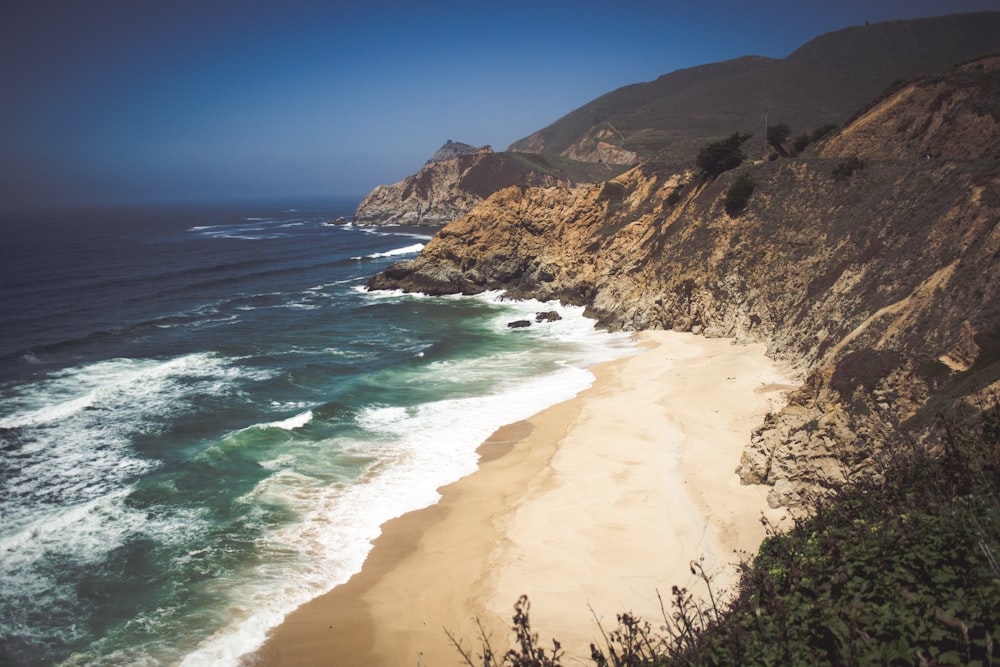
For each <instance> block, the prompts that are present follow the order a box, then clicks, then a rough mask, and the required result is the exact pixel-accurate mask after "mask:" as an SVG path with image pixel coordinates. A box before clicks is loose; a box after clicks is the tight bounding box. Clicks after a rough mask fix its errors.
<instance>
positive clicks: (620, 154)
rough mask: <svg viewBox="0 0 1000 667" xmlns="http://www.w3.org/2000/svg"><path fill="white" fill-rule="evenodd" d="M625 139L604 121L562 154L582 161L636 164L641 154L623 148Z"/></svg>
mask: <svg viewBox="0 0 1000 667" xmlns="http://www.w3.org/2000/svg"><path fill="white" fill-rule="evenodd" d="M624 141H625V138H624V137H623V136H622V135H621V134H619V133H618V132H617V131H616V130H615V129H614V127H613V126H611V125H610V124H608V123H602V124H600V125H595V126H594V127H592V128H590V131H589V132H587V134H585V135H584V136H583V137H582V138H581V139H580V140H579V141H577V142H575V143H574V144H572V145H571V146H570V147H569V148H567V149H566V150H564V151H563V152H562V153H561V155H562V156H563V157H568V158H571V159H573V160H580V161H581V162H605V163H608V164H622V165H634V164H636V163H637V162H638V161H639V156H638V155H636V153H635V152H633V151H630V150H625V149H624V148H622V147H621V145H622V143H623V142H624Z"/></svg>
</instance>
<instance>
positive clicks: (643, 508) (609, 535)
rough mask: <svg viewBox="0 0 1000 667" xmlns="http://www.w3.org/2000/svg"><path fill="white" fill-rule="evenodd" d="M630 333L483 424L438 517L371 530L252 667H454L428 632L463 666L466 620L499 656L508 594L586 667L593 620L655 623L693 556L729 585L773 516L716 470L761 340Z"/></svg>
mask: <svg viewBox="0 0 1000 667" xmlns="http://www.w3.org/2000/svg"><path fill="white" fill-rule="evenodd" d="M642 338H643V340H644V344H645V346H646V347H647V348H648V349H646V350H645V351H643V352H642V353H641V354H638V355H636V356H633V357H629V358H627V359H623V360H619V361H615V362H611V363H609V364H604V365H602V366H598V367H596V368H595V369H593V370H594V373H595V376H596V381H595V382H594V384H593V386H592V387H591V388H590V389H588V390H586V391H584V392H582V393H580V394H579V395H578V396H577V397H576V398H574V399H572V400H570V401H567V402H565V403H561V404H559V405H556V406H554V407H551V408H548V409H546V410H544V411H543V412H541V413H539V414H538V415H536V416H534V417H532V418H531V419H529V420H527V421H525V422H521V423H518V424H514V425H511V426H508V427H505V428H503V429H500V430H499V431H498V432H497V433H496V434H495V435H494V436H493V437H492V438H491V439H490V440H489V441H487V442H486V443H484V445H483V446H482V448H481V449H480V452H481V454H482V457H483V458H482V460H481V461H480V467H479V470H478V471H477V472H475V473H473V474H472V475H470V476H468V477H466V478H464V479H462V480H460V481H458V482H456V483H455V484H451V485H449V486H447V487H445V488H443V489H442V490H441V491H442V499H441V501H440V502H439V503H438V504H437V505H434V506H433V507H429V508H426V509H424V510H419V511H416V512H411V513H409V514H407V515H405V516H402V517H400V518H398V519H394V520H393V521H390V522H388V523H386V524H385V525H384V526H383V532H382V535H381V536H380V537H379V538H378V540H377V541H376V542H375V545H374V548H373V550H372V552H371V554H370V555H369V558H368V559H367V561H366V562H365V565H364V568H363V570H362V572H361V573H359V574H358V575H356V576H355V577H354V578H353V579H351V581H349V582H348V583H347V584H344V585H343V586H339V587H337V588H336V589H334V590H333V591H332V592H330V593H328V594H326V595H324V596H322V597H320V598H318V599H316V600H314V601H313V602H310V603H309V604H307V605H305V606H303V607H301V608H300V609H298V610H297V611H295V612H294V613H292V614H290V615H289V616H288V617H287V618H286V620H285V622H284V623H283V624H282V625H281V626H279V627H278V628H276V629H275V630H274V631H273V632H272V633H271V635H270V638H269V640H268V642H267V643H266V644H265V646H264V647H263V648H262V649H261V650H260V651H259V652H258V653H257V654H256V656H255V663H256V664H263V665H333V666H334V667H337V666H348V665H349V666H357V665H364V666H366V667H378V666H386V667H388V666H391V667H401V666H416V665H420V666H429V667H448V666H452V665H460V664H463V662H462V660H461V657H460V655H459V654H458V652H457V651H456V649H455V648H454V647H453V646H452V645H451V643H450V642H449V639H448V637H447V635H446V633H445V629H448V630H449V631H450V632H451V633H452V634H453V635H454V636H456V637H459V638H461V640H462V643H463V645H464V646H465V647H466V648H467V649H468V650H469V651H470V654H476V653H477V652H478V650H479V642H478V629H477V619H478V622H480V623H481V624H482V626H483V628H485V630H486V631H487V633H488V635H489V636H490V638H491V643H492V645H493V647H494V649H497V650H498V651H499V652H502V651H503V650H504V649H505V648H506V647H507V642H508V640H509V635H510V633H509V632H508V628H509V626H510V619H511V616H512V614H513V604H514V602H515V601H516V600H517V598H518V596H520V595H521V594H522V593H525V594H528V595H529V597H530V600H531V621H532V626H533V628H534V630H535V631H537V632H538V633H539V635H540V638H541V643H542V645H544V646H546V647H549V646H551V644H550V641H549V640H550V639H551V638H552V637H555V638H557V639H559V641H560V642H561V643H562V645H563V648H564V649H565V650H566V651H567V655H566V658H565V659H564V661H563V662H564V664H567V665H573V664H590V661H589V659H588V656H589V649H588V648H587V647H588V645H589V643H590V642H591V641H594V640H596V639H598V638H599V637H600V630H599V628H598V626H597V623H596V621H595V617H596V618H598V619H600V622H601V623H602V625H603V626H604V627H605V628H606V629H609V628H611V627H613V626H614V625H615V616H616V614H618V613H620V612H623V611H630V612H632V613H634V614H636V615H639V616H642V617H645V618H648V619H650V620H652V621H654V622H655V621H657V620H658V619H660V617H661V612H660V603H659V601H658V599H657V591H659V592H660V593H661V594H662V595H663V596H664V598H665V599H667V598H669V594H670V590H671V587H672V586H673V585H675V584H676V585H679V586H687V587H689V588H691V589H692V590H703V588H700V587H699V586H698V582H697V581H696V580H695V577H693V576H692V574H691V570H690V562H691V561H692V560H695V559H699V558H700V559H703V563H704V565H705V567H706V569H708V570H709V571H710V572H713V573H714V574H715V577H716V587H721V588H725V587H727V586H731V585H732V583H734V582H735V568H733V567H732V564H733V563H735V562H736V561H737V560H738V553H737V552H754V551H755V550H756V549H757V547H758V545H759V544H760V541H761V540H762V539H763V537H764V528H763V526H762V524H761V521H760V519H761V516H762V515H765V516H767V517H768V518H769V519H770V520H771V521H773V522H775V523H777V522H779V521H780V519H781V517H782V516H783V512H777V511H774V510H770V509H769V508H768V506H767V502H766V500H765V496H766V493H767V488H766V487H759V486H741V485H740V482H739V479H738V478H737V476H736V475H735V473H734V472H733V471H734V469H735V467H736V465H737V464H738V462H739V458H740V452H741V450H742V447H743V445H744V444H745V443H746V442H748V440H749V437H750V433H751V431H752V430H753V428H755V427H756V426H758V425H759V424H760V423H761V422H762V421H763V418H764V415H765V414H766V413H767V412H769V411H771V410H775V409H777V408H778V407H780V405H782V404H783V402H784V392H785V391H787V390H788V389H790V388H791V385H790V380H789V379H788V378H787V377H786V375H785V373H784V371H783V369H781V368H779V367H778V366H777V365H776V364H775V363H774V362H772V361H771V360H769V359H768V358H767V357H766V356H765V355H764V347H763V346H760V345H749V346H747V345H734V344H732V342H731V341H729V340H725V339H708V338H702V337H697V336H694V335H691V334H679V333H673V332H652V333H645V334H642Z"/></svg>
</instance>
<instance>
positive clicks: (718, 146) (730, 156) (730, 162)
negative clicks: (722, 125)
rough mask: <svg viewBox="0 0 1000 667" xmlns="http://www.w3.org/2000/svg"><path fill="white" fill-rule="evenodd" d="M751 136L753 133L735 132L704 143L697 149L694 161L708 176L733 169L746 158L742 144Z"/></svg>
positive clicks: (713, 176) (712, 176)
mask: <svg viewBox="0 0 1000 667" xmlns="http://www.w3.org/2000/svg"><path fill="white" fill-rule="evenodd" d="M752 136H753V134H741V133H739V132H735V133H733V135H732V136H730V137H726V138H725V139H720V140H719V141H713V142H711V143H709V144H706V145H705V146H703V147H702V149H701V150H700V151H698V157H697V158H695V163H696V164H697V165H698V167H699V168H700V169H701V170H702V171H703V172H704V173H705V175H706V176H707V177H708V178H715V177H716V176H718V175H719V174H721V173H723V172H726V171H729V170H730V169H735V168H736V167H738V166H740V165H741V164H742V163H743V160H745V159H746V156H745V155H744V154H743V144H744V143H745V142H746V141H747V139H749V138H750V137H752Z"/></svg>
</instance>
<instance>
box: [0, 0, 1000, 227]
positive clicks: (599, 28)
mask: <svg viewBox="0 0 1000 667" xmlns="http://www.w3.org/2000/svg"><path fill="white" fill-rule="evenodd" d="M983 9H1000V3H998V2H997V0H988V1H987V0H885V1H878V0H868V1H857V0H841V1H838V2H801V1H797V2H785V1H769V2H750V1H748V0H743V1H742V2H730V1H716V2H692V1H690V0H688V1H686V2H672V1H667V0H661V1H660V2H647V1H641V0H617V1H615V2H610V1H609V2H589V1H586V0H577V1H575V2H562V1H554V2H547V1H546V0H535V1H534V2H523V1H522V0H507V1H505V2H493V1H492V0H481V1H476V0H466V2H439V3H435V2H430V1H425V2H421V3H400V2H382V1H380V0H369V1H367V2H363V3H361V2H357V3H343V2H316V1H306V0H283V1H277V0H275V1H272V2H265V1H263V0H240V1H238V2H237V1H230V0H214V1H213V0H198V1H191V0H72V1H69V0H58V1H49V0H13V7H11V6H10V5H8V6H6V7H5V9H4V12H3V17H2V20H0V207H15V206H34V205H52V204H60V205H61V204H84V203H159V202H169V201H198V200H202V201H204V200H224V199H260V198H271V197H275V198H277V197H284V198H297V197H298V198H304V197H317V196H318V197H324V196H336V195H363V194H365V193H366V192H368V191H369V190H371V188H373V187H374V186H376V185H378V184H379V183H391V182H394V181H396V180H399V179H400V178H402V177H404V176H406V175H408V174H410V173H413V172H414V171H416V170H417V169H418V168H419V167H420V166H421V165H422V164H423V163H424V161H425V160H426V159H427V158H428V157H430V155H431V154H432V153H433V152H434V151H435V150H436V149H437V148H438V147H439V146H440V145H441V144H443V143H444V142H445V141H446V140H448V139H453V140H455V141H464V142H467V143H471V144H476V145H481V144H491V145H492V146H493V147H494V148H496V149H502V148H504V147H506V146H507V145H508V144H510V143H512V142H513V141H515V140H517V139H519V138H521V137H523V136H526V135H528V134H530V133H531V132H533V131H535V130H538V129H541V128H542V127H544V126H546V125H548V124H549V123H551V122H552V121H554V120H556V119H557V118H559V117H560V116H562V115H564V114H565V113H568V112H569V111H572V110H573V109H574V108H576V107H578V106H580V105H582V104H584V103H586V102H588V101H590V100H592V99H593V98H595V97H597V96H599V95H602V94H604V93H606V92H609V91H611V90H613V89H615V88H618V87H620V86H624V85H628V84H631V83H637V82H640V81H649V80H652V79H655V78H656V77H657V76H660V75H661V74H665V73H667V72H670V71H673V70H676V69H679V68H684V67H691V66H695V65H700V64H705V63H709V62H716V61H719V60H726V59H729V58H734V57H738V56H741V55H749V54H756V55H764V56H770V57H776V58H781V57H785V56H787V55H788V54H789V53H791V52H792V51H794V50H795V49H796V48H797V47H799V46H801V45H802V44H804V43H805V42H807V41H808V40H810V39H812V38H813V37H816V36H818V35H820V34H822V33H824V32H829V31H831V30H837V29H840V28H843V27H847V26H852V25H862V24H864V23H865V22H866V21H871V22H876V21H883V20H890V19H896V18H914V17H920V16H934V15H940V14H947V13H956V12H960V11H978V10H983Z"/></svg>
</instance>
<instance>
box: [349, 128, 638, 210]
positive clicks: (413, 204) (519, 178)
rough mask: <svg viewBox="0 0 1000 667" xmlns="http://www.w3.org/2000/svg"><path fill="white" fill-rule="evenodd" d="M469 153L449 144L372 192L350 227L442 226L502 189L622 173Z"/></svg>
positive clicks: (487, 152) (579, 164) (482, 150)
mask: <svg viewBox="0 0 1000 667" xmlns="http://www.w3.org/2000/svg"><path fill="white" fill-rule="evenodd" d="M471 148H472V147H471V146H469V145H468V144H459V143H456V142H452V141H450V140H449V142H448V143H446V144H445V145H444V146H442V147H441V148H440V149H439V150H438V151H437V152H436V153H435V154H434V156H433V157H432V158H431V159H430V160H429V161H428V162H427V163H426V164H425V165H424V166H423V167H422V168H421V169H420V171H418V172H417V173H416V174H414V175H413V176H409V177H407V178H405V179H403V180H402V181H399V182H398V183H394V184H393V185H379V186H378V187H376V188H375V189H374V190H372V192H371V193H369V194H368V196H367V197H365V198H364V200H362V202H361V204H360V205H358V208H357V210H355V212H354V223H355V224H359V225H386V224H388V225H443V224H445V223H447V222H450V221H452V220H455V219H456V218H459V217H461V216H463V215H465V214H466V213H468V212H469V211H470V210H472V208H473V207H474V206H476V205H477V204H479V203H480V202H482V201H483V200H484V199H486V198H487V197H489V196H490V195H491V194H493V193H494V192H496V191H497V190H500V189H502V188H505V187H509V186H512V185H522V186H524V185H532V186H553V185H558V184H563V183H573V182H580V181H587V182H593V181H596V180H602V179H605V178H610V177H611V176H614V175H615V174H617V173H619V172H621V170H622V169H621V168H618V167H615V166H612V165H600V164H588V163H583V162H576V161H573V160H567V159H558V158H555V159H554V158H549V157H546V156H542V155H521V154H517V153H494V152H493V151H492V150H491V149H490V147H489V146H483V147H481V148H477V149H474V150H469V149H471Z"/></svg>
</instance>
